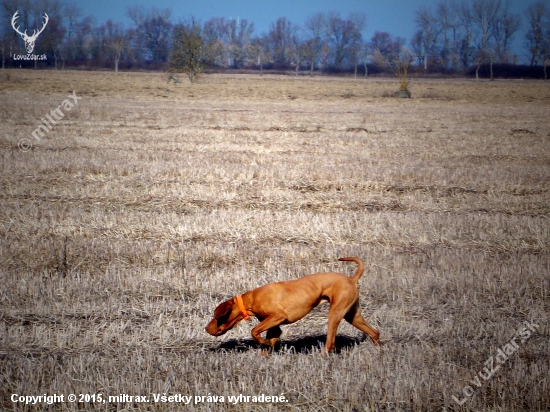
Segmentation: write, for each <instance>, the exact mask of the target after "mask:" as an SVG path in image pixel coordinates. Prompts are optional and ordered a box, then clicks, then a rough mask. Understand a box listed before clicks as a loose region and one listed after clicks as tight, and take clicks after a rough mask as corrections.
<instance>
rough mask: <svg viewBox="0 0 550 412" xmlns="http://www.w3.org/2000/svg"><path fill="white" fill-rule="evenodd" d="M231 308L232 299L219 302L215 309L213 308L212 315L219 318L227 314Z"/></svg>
mask: <svg viewBox="0 0 550 412" xmlns="http://www.w3.org/2000/svg"><path fill="white" fill-rule="evenodd" d="M232 310H233V300H228V301H226V302H223V303H220V304H219V305H218V307H217V308H216V309H214V317H215V318H216V319H219V318H221V317H223V316H226V315H229V313H231V311H232Z"/></svg>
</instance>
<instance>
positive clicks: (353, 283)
mask: <svg viewBox="0 0 550 412" xmlns="http://www.w3.org/2000/svg"><path fill="white" fill-rule="evenodd" d="M339 260H341V261H353V262H355V263H357V265H359V267H358V268H357V272H356V273H355V275H354V276H353V277H351V278H350V277H348V276H346V275H343V274H341V273H316V274H313V275H309V276H304V277H303V278H301V279H297V280H289V281H286V282H277V283H269V284H267V285H264V286H262V287H259V288H258V289H254V290H251V291H248V292H246V293H244V294H243V295H241V296H237V297H235V298H233V299H231V300H228V301H226V302H223V303H222V304H220V305H219V306H218V307H217V308H216V309H215V310H214V319H212V320H211V321H210V323H209V324H208V325H207V326H206V331H207V332H208V333H209V334H211V335H213V336H220V335H223V334H224V333H226V332H227V331H228V330H230V329H232V328H233V327H235V325H236V324H237V323H239V322H240V321H241V320H243V319H245V320H248V318H249V315H253V316H256V318H258V320H259V321H260V323H259V324H258V325H256V327H255V328H253V329H252V337H253V338H254V339H255V340H256V342H258V343H259V344H260V345H268V346H270V347H273V346H275V343H276V342H277V340H278V339H279V337H280V336H281V333H282V330H281V328H280V327H279V325H286V324H290V323H294V322H296V321H297V320H300V319H302V318H303V317H304V316H305V315H307V314H308V313H309V312H310V311H311V310H312V309H313V308H314V307H316V306H317V305H318V304H319V303H321V302H330V310H329V313H328V332H327V341H326V343H325V351H326V352H330V351H331V350H333V349H334V340H335V338H336V330H337V329H338V325H339V324H340V321H341V320H342V319H345V320H347V321H348V322H349V323H351V324H352V325H353V326H355V327H356V328H357V329H359V330H361V331H363V332H365V333H366V334H367V335H369V336H370V338H371V339H372V340H373V342H374V343H375V344H376V345H378V344H379V343H380V341H379V336H380V334H379V332H378V331H377V330H376V329H374V328H373V327H371V326H370V325H369V324H368V323H367V322H366V321H365V319H363V316H361V310H360V308H359V290H358V289H357V282H358V281H359V278H360V277H361V275H362V274H363V270H364V266H363V262H361V260H360V259H358V258H356V257H346V258H341V259H339ZM265 331H267V334H266V339H263V338H262V337H261V336H260V334H261V333H262V332H265Z"/></svg>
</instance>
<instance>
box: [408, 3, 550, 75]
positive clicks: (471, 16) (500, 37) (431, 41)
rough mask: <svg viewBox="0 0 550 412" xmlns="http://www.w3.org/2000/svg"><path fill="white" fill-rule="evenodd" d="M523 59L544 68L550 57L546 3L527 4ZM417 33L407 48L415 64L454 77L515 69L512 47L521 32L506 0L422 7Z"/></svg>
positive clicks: (518, 18) (549, 19)
mask: <svg viewBox="0 0 550 412" xmlns="http://www.w3.org/2000/svg"><path fill="white" fill-rule="evenodd" d="M525 18H526V19H525V20H526V25H524V33H525V46H526V53H525V56H526V57H527V58H529V60H530V64H531V65H537V64H543V63H544V61H545V60H548V58H549V54H550V8H549V7H548V6H547V2H545V1H539V2H536V3H534V4H531V5H529V6H528V7H527V9H526V11H525ZM414 21H415V23H416V27H417V31H416V32H415V34H414V36H413V38H412V41H411V46H412V49H413V52H414V54H415V55H416V56H417V57H418V60H419V63H420V64H421V65H422V66H423V67H424V69H425V70H428V68H429V67H435V68H437V69H444V70H448V71H458V70H461V69H464V68H467V67H469V66H472V65H474V66H477V69H478V70H479V67H480V65H481V64H483V63H490V64H491V65H492V64H493V63H512V64H517V63H518V60H519V57H518V56H517V55H515V54H514V53H512V51H511V49H510V48H511V44H512V40H513V39H514V36H516V34H517V33H518V32H519V30H520V28H521V26H522V19H521V16H520V15H517V14H512V13H511V12H510V8H509V5H508V3H507V2H506V1H504V0H472V1H469V2H467V1H462V2H457V1H453V0H441V1H440V2H439V3H438V4H437V5H436V7H435V8H433V9H431V8H428V7H425V6H423V7H420V8H419V9H418V10H417V12H416V15H415V20H414Z"/></svg>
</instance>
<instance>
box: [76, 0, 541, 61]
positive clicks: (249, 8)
mask: <svg viewBox="0 0 550 412" xmlns="http://www.w3.org/2000/svg"><path fill="white" fill-rule="evenodd" d="M503 1H506V0H503ZM438 2H439V0H194V1H189V0H155V1H145V0H143V1H140V0H138V1H132V0H118V1H117V0H114V1H113V0H76V1H75V3H76V4H78V5H79V6H80V7H81V9H82V11H83V13H84V15H92V16H94V17H95V18H96V22H97V23H99V24H102V23H104V22H105V21H107V20H108V19H112V20H114V21H119V22H122V23H124V25H125V26H127V27H129V26H130V25H131V21H130V20H129V18H128V17H127V16H126V10H127V9H128V7H130V6H135V5H138V4H141V5H143V6H144V7H145V8H150V7H152V6H155V7H157V8H159V9H166V8H169V9H171V10H172V21H173V22H178V21H180V20H183V19H187V18H189V17H191V16H194V17H196V18H198V19H199V20H200V21H201V22H203V23H204V22H205V21H206V20H208V19H210V18H211V17H225V18H227V19H228V18H230V17H232V18H237V17H240V18H241V19H243V18H245V19H248V20H249V21H252V22H254V26H255V31H254V33H255V34H262V33H267V32H268V31H269V25H270V23H271V22H274V21H275V20H277V18H279V17H283V16H284V17H287V18H288V19H289V20H290V21H292V22H293V23H297V24H299V25H301V24H302V23H303V22H304V21H305V20H306V19H307V17H309V16H311V15H312V14H314V13H316V12H328V11H337V12H340V13H341V15H342V17H347V16H349V14H350V13H357V12H360V13H364V14H365V15H366V16H367V27H366V29H365V31H364V32H363V36H364V38H366V39H370V38H371V37H372V35H373V34H374V32H375V31H377V30H379V31H387V32H389V33H391V34H392V35H396V36H402V37H405V38H406V39H407V43H408V42H409V41H410V39H411V37H412V35H413V33H414V31H415V27H414V15H415V11H416V10H417V9H418V8H419V7H420V6H422V5H426V6H428V7H430V6H433V5H435V4H437V3H438ZM534 2H535V0H509V4H510V9H511V11H512V12H514V13H518V14H519V15H520V16H521V18H522V21H523V23H524V26H523V27H525V20H526V19H525V13H524V10H525V9H526V8H527V6H528V5H529V4H531V3H534ZM523 44H524V31H523V28H522V29H521V30H520V31H519V32H518V33H517V34H516V39H515V43H514V51H515V52H516V53H521V48H522V46H523Z"/></svg>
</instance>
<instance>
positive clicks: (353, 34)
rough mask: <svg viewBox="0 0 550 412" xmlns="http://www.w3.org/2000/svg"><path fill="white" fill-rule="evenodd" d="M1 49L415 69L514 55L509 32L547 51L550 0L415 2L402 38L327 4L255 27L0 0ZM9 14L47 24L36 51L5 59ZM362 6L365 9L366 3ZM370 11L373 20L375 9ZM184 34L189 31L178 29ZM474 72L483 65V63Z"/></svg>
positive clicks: (102, 60)
mask: <svg viewBox="0 0 550 412" xmlns="http://www.w3.org/2000/svg"><path fill="white" fill-rule="evenodd" d="M0 5H1V9H0V16H1V18H2V21H3V22H4V23H3V24H2V25H0V51H1V56H2V67H3V68H4V67H19V66H33V65H34V66H35V67H45V66H51V67H55V68H56V69H63V68H65V67H68V66H71V67H82V68H110V69H114V70H117V71H118V70H119V68H120V69H125V70H128V69H134V70H135V69H166V68H168V67H174V66H175V65H176V63H177V62H178V61H180V60H181V59H184V60H185V59H188V57H189V56H188V53H189V52H190V51H191V50H190V49H189V47H191V46H190V45H191V44H194V46H192V47H194V48H195V51H194V55H193V59H195V62H194V63H195V64H196V65H197V66H198V67H199V69H200V68H217V69H253V70H266V69H272V70H296V71H298V70H300V71H305V70H307V71H310V72H313V71H322V72H329V73H334V72H352V73H355V74H356V75H357V74H358V73H359V74H361V75H366V74H367V73H373V72H380V71H390V70H391V66H392V62H394V61H396V59H399V58H401V57H400V56H403V53H405V54H406V55H407V56H411V57H412V59H413V64H415V65H416V66H417V69H416V70H417V71H424V72H427V73H428V72H430V73H434V72H440V73H457V72H467V70H468V69H470V70H471V69H472V67H473V68H474V72H475V73H476V74H479V71H480V68H482V67H485V66H487V65H488V67H489V68H490V70H492V68H493V64H499V65H501V66H502V65H507V66H506V67H509V66H510V65H514V64H518V63H519V62H520V57H519V56H518V55H516V54H514V53H513V51H512V50H511V45H512V41H513V40H514V39H515V38H516V37H521V38H522V40H523V46H524V48H523V50H522V52H523V53H522V57H523V58H527V59H528V62H529V64H530V65H532V66H535V65H544V69H545V70H546V64H547V63H548V62H549V60H550V6H549V5H548V4H547V2H546V1H544V0H541V1H539V2H537V3H534V4H533V5H530V6H528V7H526V8H525V10H524V14H523V15H517V14H513V13H511V11H510V8H509V6H508V3H507V1H505V0H468V1H466V0H465V1H453V0H441V1H440V2H439V3H438V4H437V5H436V6H435V7H434V8H428V7H426V6H421V7H419V8H418V9H417V11H416V13H415V15H413V16H411V19H414V22H415V25H416V28H417V30H416V32H415V33H414V34H413V36H412V38H411V40H410V41H409V42H407V40H406V39H405V38H403V37H398V36H393V35H392V34H390V33H388V32H385V31H377V32H375V34H374V35H373V36H372V37H371V38H370V39H366V38H364V37H363V34H362V33H363V32H364V30H365V28H366V16H365V15H364V14H360V13H356V14H353V15H351V16H349V17H347V18H344V17H342V16H341V15H340V14H338V13H336V12H330V13H316V14H312V15H311V16H310V17H309V18H308V19H307V20H306V21H304V22H301V23H300V24H296V23H294V22H292V21H290V20H289V19H287V18H286V17H281V18H278V19H277V20H276V21H274V22H273V23H271V25H270V28H269V31H268V33H266V34H257V33H256V32H255V28H254V23H253V22H251V21H248V20H247V19H244V18H242V19H241V18H237V19H226V18H223V17H216V18H211V19H210V20H208V21H205V22H198V21H195V20H193V19H190V20H187V21H185V22H181V20H180V21H179V22H176V21H175V19H174V16H173V15H172V12H171V10H169V9H164V10H161V9H158V8H155V7H152V8H150V9H146V8H143V7H141V6H134V7H130V8H128V10H127V15H128V17H129V18H130V20H131V22H132V24H131V25H130V27H125V26H124V25H123V24H122V23H120V22H114V21H112V20H108V21H107V22H106V23H104V24H101V25H98V24H97V23H96V21H95V19H94V18H93V17H90V16H83V15H82V12H81V10H80V8H79V7H78V6H77V5H76V4H75V3H68V2H63V1H61V0H1V3H0ZM16 11H19V13H18V16H17V21H16V24H17V26H19V27H21V30H22V31H24V30H25V29H27V33H29V34H31V32H32V30H34V29H38V28H40V27H41V26H42V25H43V22H44V13H47V14H48V16H49V21H48V24H47V28H46V29H45V30H44V32H43V33H41V34H40V36H39V38H38V39H37V41H36V46H35V49H34V52H33V53H34V54H41V55H46V56H47V59H46V60H44V61H30V62H27V61H21V60H14V58H13V56H14V54H17V53H24V44H23V40H22V38H21V35H20V34H18V33H17V32H16V31H15V30H14V29H13V27H12V24H10V23H11V22H12V19H13V16H14V13H15V12H16ZM365 12H367V13H368V10H365ZM371 21H376V19H375V16H373V18H372V19H371ZM186 36H188V37H187V38H186ZM482 72H483V71H482Z"/></svg>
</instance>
